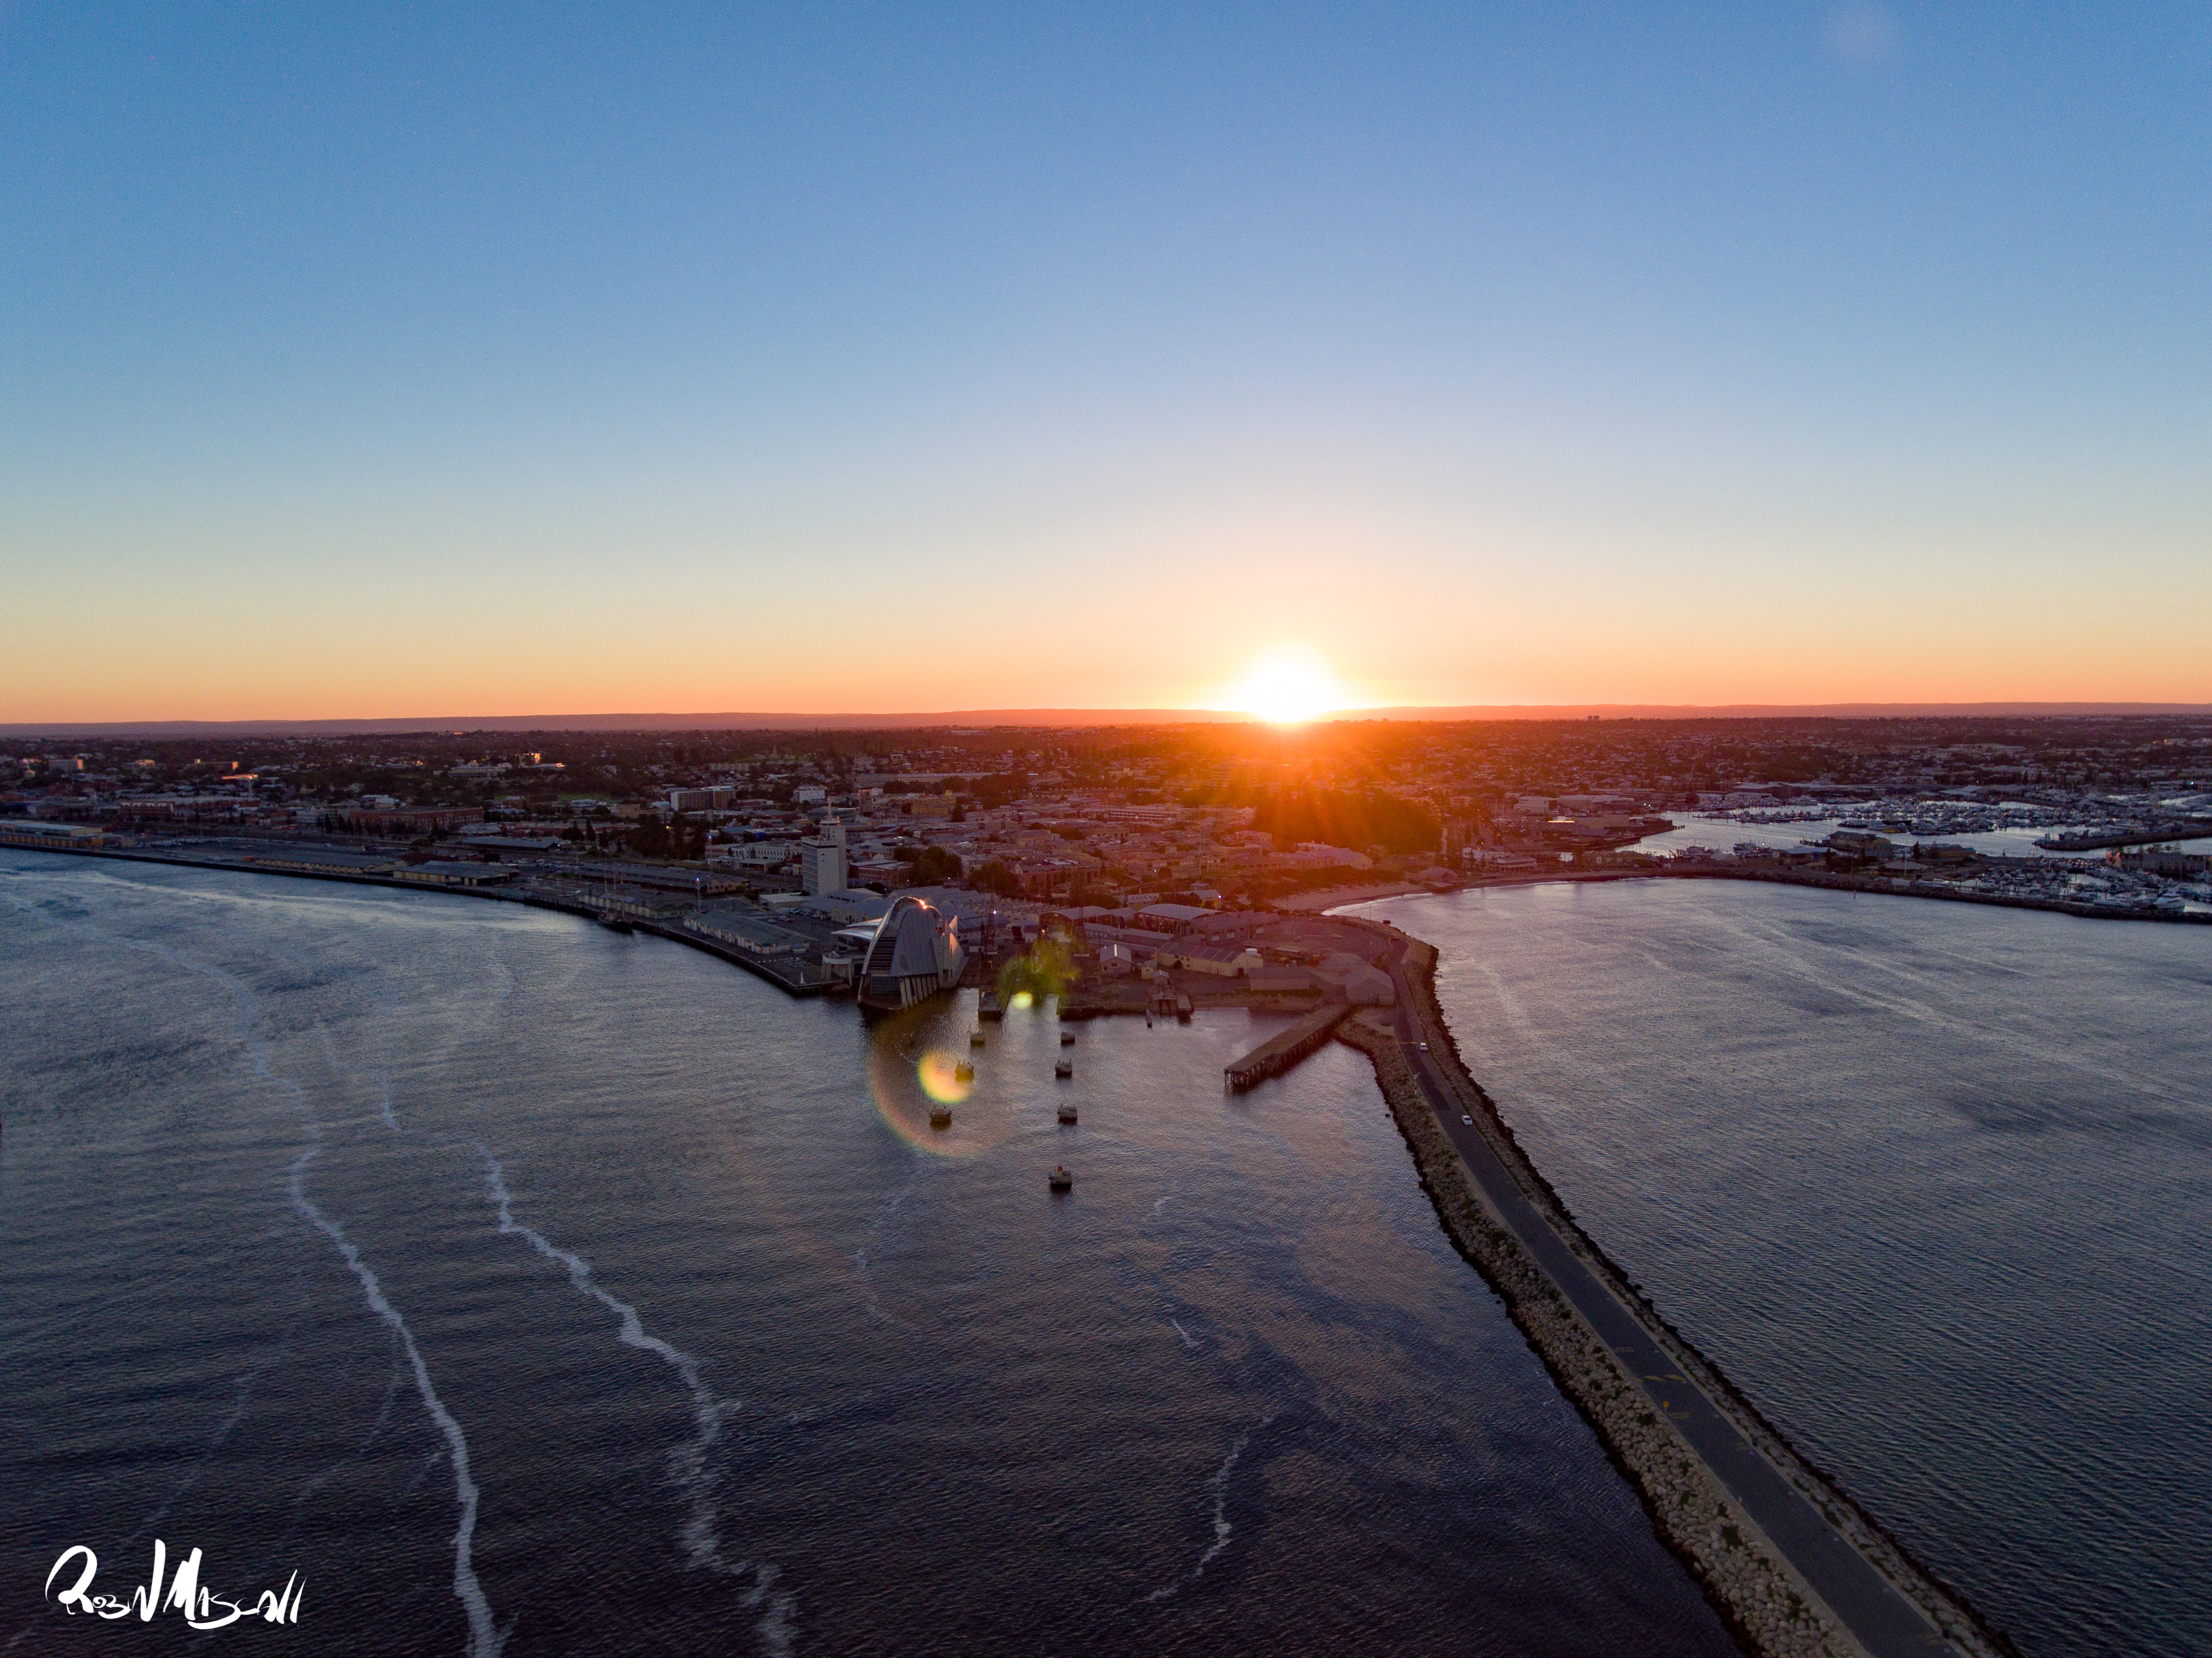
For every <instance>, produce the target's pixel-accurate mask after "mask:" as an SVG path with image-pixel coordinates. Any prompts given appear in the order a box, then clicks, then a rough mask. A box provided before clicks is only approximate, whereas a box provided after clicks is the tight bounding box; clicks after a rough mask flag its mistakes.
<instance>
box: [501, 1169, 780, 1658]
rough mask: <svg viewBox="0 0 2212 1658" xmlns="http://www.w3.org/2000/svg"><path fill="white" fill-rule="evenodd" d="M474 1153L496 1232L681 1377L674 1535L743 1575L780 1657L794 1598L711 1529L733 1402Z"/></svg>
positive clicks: (691, 1558)
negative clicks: (541, 1225) (715, 1465)
mask: <svg viewBox="0 0 2212 1658" xmlns="http://www.w3.org/2000/svg"><path fill="white" fill-rule="evenodd" d="M476 1149H477V1154H478V1155H479V1156H481V1157H483V1161H484V1190H485V1191H486V1193H488V1194H489V1197H490V1199H491V1201H492V1202H493V1203H495V1204H496V1205H497V1206H498V1208H499V1230H500V1232H501V1235H502V1236H514V1237H520V1238H521V1239H522V1240H523V1241H524V1242H526V1243H528V1244H529V1245H530V1247H531V1248H533V1249H535V1250H536V1251H537V1252H538V1254H541V1255H543V1256H544V1257H545V1258H546V1259H547V1260H550V1261H554V1262H556V1263H557V1264H559V1265H560V1266H563V1267H565V1268H566V1269H567V1270H568V1282H569V1284H570V1285H571V1286H572V1287H574V1289H575V1290H576V1291H578V1293H580V1294H582V1295H586V1296H589V1297H591V1298H592V1300H594V1301H596V1302H598V1303H599V1304H600V1305H601V1306H603V1307H605V1309H607V1310H608V1311H609V1312H611V1313H612V1314H614V1315H616V1317H617V1318H618V1319H620V1320H621V1321H622V1325H621V1337H620V1339H621V1340H622V1342H623V1345H625V1346H629V1347H635V1348H638V1349H639V1350H641V1351H644V1352H648V1353H652V1354H654V1355H655V1356H656V1357H659V1358H660V1359H661V1360H662V1361H663V1362H664V1363H666V1364H667V1365H668V1366H669V1367H670V1368H671V1369H672V1370H674V1371H675V1372H676V1374H677V1375H678V1376H680V1377H682V1378H683V1382H684V1388H685V1389H686V1390H687V1391H688V1392H689V1393H690V1395H691V1419H692V1421H693V1422H694V1423H695V1424H696V1426H697V1428H698V1436H697V1437H696V1438H695V1439H693V1440H692V1441H691V1442H690V1443H689V1444H684V1445H679V1446H678V1447H677V1448H675V1449H673V1450H672V1451H671V1452H670V1453H669V1462H670V1465H671V1468H672V1470H673V1472H674V1474H675V1479H676V1484H677V1485H678V1486H680V1487H681V1488H682V1489H683V1491H684V1494H685V1496H687V1497H689V1498H690V1503H691V1512H690V1515H689V1516H688V1517H687V1518H686V1519H685V1521H684V1526H683V1528H682V1530H681V1531H680V1532H679V1533H678V1536H679V1537H680V1538H681V1540H682V1541H683V1544H684V1558H685V1559H686V1560H687V1561H688V1562H689V1563H690V1564H691V1565H692V1566H694V1567H696V1568H700V1569H702V1570H709V1571H714V1572H718V1573H720V1574H721V1575H722V1576H726V1577H732V1578H742V1577H744V1576H746V1575H747V1574H748V1573H750V1574H751V1575H752V1576H753V1584H752V1587H751V1588H750V1589H749V1590H748V1591H747V1592H746V1594H745V1596H744V1604H745V1605H746V1606H747V1607H748V1608H750V1609H756V1610H757V1609H759V1608H761V1607H763V1606H765V1607H766V1608H767V1610H766V1611H765V1612H762V1615H761V1618H760V1619H759V1622H758V1624H757V1626H756V1627H757V1632H758V1634H759V1636H760V1642H761V1647H762V1649H763V1651H765V1652H768V1653H769V1654H770V1655H772V1658H782V1655H785V1654H787V1653H788V1652H789V1651H790V1650H791V1645H792V1637H793V1632H794V1631H793V1626H792V1614H793V1612H796V1610H797V1609H798V1601H797V1600H796V1599H795V1597H793V1595H792V1594H790V1593H789V1592H788V1591H778V1590H777V1589H776V1588H775V1582H776V1579H777V1577H778V1576H780V1573H779V1571H778V1569H777V1568H776V1567H775V1566H774V1565H770V1564H762V1565H760V1566H758V1567H755V1566H754V1564H752V1563H751V1562H750V1561H744V1560H740V1561H734V1562H733V1561H730V1560H726V1559H725V1558H723V1556H722V1545H721V1538H720V1534H719V1533H718V1532H717V1531H716V1528H715V1523H714V1522H715V1512H714V1479H715V1476H714V1474H713V1473H711V1472H710V1471H709V1470H708V1467H707V1458H708V1453H709V1452H710V1451H711V1450H712V1449H713V1448H714V1444H715V1442H717V1441H718V1440H720V1438H721V1436H722V1416H723V1413H724V1412H726V1411H731V1410H734V1409H736V1408H738V1405H739V1404H740V1403H741V1401H740V1400H734V1399H732V1400H717V1399H716V1398H715V1397H714V1394H713V1393H712V1391H710V1390H709V1389H708V1387H707V1384H706V1382H704V1381H702V1379H701V1377H700V1375H699V1360H698V1359H697V1357H695V1356H694V1355H692V1354H690V1353H687V1352H685V1351H684V1350H683V1349H682V1348H680V1347H678V1346H677V1345H674V1344H673V1343H672V1342H668V1341H664V1340H662V1339H660V1338H659V1336H656V1335H649V1334H647V1333H646V1328H645V1321H644V1320H643V1319H642V1318H641V1317H640V1316H639V1315H638V1310H637V1309H636V1308H635V1307H633V1306H631V1305H630V1304H629V1303H628V1302H626V1301H624V1300H623V1299H622V1298H621V1297H618V1296H615V1295H612V1294H610V1293H609V1292H608V1291H605V1290H604V1289H602V1288H601V1287H600V1286H599V1282H598V1280H597V1279H595V1278H593V1277H592V1266H591V1263H590V1262H589V1261H587V1260H585V1259H584V1258H583V1257H582V1256H581V1255H579V1254H576V1253H574V1251H573V1250H568V1249H563V1248H561V1247H560V1246H559V1245H558V1244H556V1243H555V1242H553V1241H552V1240H551V1239H550V1238H548V1237H547V1236H545V1235H544V1233H543V1232H541V1231H539V1230H538V1229H537V1228H536V1227H534V1226H531V1225H529V1224H526V1223H525V1222H522V1221H519V1220H517V1219H516V1218H514V1199H513V1193H510V1192H509V1191H508V1190H507V1171H506V1170H505V1169H503V1168H502V1167H501V1163H500V1161H499V1159H498V1158H497V1157H494V1156H493V1155H492V1154H491V1152H490V1151H489V1150H488V1149H486V1148H485V1147H483V1146H482V1145H478V1146H477V1148H476Z"/></svg>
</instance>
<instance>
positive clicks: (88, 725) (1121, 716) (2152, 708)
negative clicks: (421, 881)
mask: <svg viewBox="0 0 2212 1658" xmlns="http://www.w3.org/2000/svg"><path fill="white" fill-rule="evenodd" d="M2126 714H2212V703H2207V702H1817V703H1793V702H1724V703H1712V704H1686V703H1662V702H1577V703H1556V704H1553V703H1492V704H1477V705H1470V706H1468V707H1465V708H1346V709H1342V710H1340V711H1339V712H1337V713H1334V714H1323V715H1321V716H1319V717H1318V718H1317V719H1316V720H1315V721H1313V722H1311V723H1315V724H1320V723H1325V722H1327V721H1329V720H1394V721H1395V720H1426V721H1450V720H1591V719H1596V720H1793V719H1794V720H1916V719H1936V718H1949V719H1954V720H1963V719H1977V718H1984V719H2004V718H2010V719H2029V718H2036V717H2045V718H2050V717H2060V718H2064V717H2072V718H2075V719H2080V718H2086V717H2095V716H2098V715H2106V716H2117V715H2126ZM1261 723H1262V722H1261V720H1259V718H1258V716H1256V715H1255V714H1243V713H1237V712H1233V711H1224V710H1221V709H1213V708H958V709H952V710H950V711H945V712H939V713H909V714H744V713H735V714H732V713H721V714H441V715H437V716H435V717H431V716H404V717H400V718H380V719H362V720H106V721H89V720H54V721H48V722H45V723H40V722H37V721H14V722H5V723H0V737H45V738H55V737H125V736H129V737H142V736H143V737H192V736H198V735H203V734H204V735H210V736H220V735H225V734H229V735H239V736H252V735H283V734H286V733H296V734H298V735H301V736H336V735H345V734H349V733H356V732H357V733H362V734H364V735H372V734H376V733H387V734H390V733H398V732H556V731H610V732H611V731H624V732H635V731H902V730H915V729H927V728H936V727H946V726H951V727H963V728H964V727H974V728H981V729H987V728H989V727H992V726H1046V727H1049V726H1188V725H1239V724H1243V725H1257V724H1261Z"/></svg>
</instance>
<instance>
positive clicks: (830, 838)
mask: <svg viewBox="0 0 2212 1658" xmlns="http://www.w3.org/2000/svg"><path fill="white" fill-rule="evenodd" d="M846 879H847V877H846V872H845V826H844V825H843V824H842V823H839V822H838V821H837V814H836V813H835V812H831V813H830V814H829V817H826V818H824V819H823V823H822V829H821V833H819V834H818V835H809V836H807V837H806V838H805V840H803V841H800V842H799V885H800V886H801V887H802V888H804V889H805V891H806V893H807V895H808V896H810V897H817V898H818V897H821V896H824V895H826V894H829V893H832V892H842V891H843V890H845V883H846Z"/></svg>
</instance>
